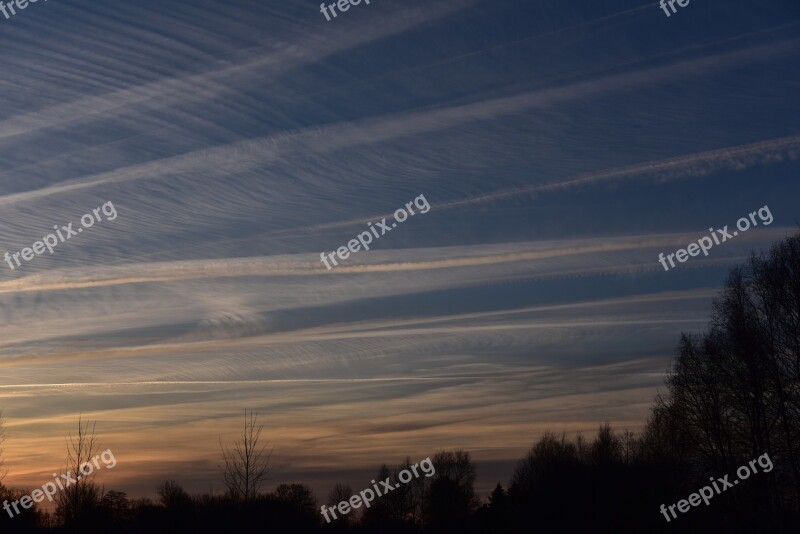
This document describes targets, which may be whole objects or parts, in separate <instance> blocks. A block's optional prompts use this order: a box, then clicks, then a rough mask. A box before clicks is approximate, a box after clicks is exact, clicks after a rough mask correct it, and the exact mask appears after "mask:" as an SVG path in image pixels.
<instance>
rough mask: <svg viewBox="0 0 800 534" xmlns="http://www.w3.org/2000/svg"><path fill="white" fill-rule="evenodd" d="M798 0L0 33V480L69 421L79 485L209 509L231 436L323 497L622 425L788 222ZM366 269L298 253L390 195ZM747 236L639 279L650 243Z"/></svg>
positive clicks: (249, 11)
mask: <svg viewBox="0 0 800 534" xmlns="http://www.w3.org/2000/svg"><path fill="white" fill-rule="evenodd" d="M799 27H800V5H798V4H797V3H796V2H794V1H790V0H777V1H772V2H769V3H758V2H754V1H732V2H724V3H721V2H717V3H711V2H691V3H690V4H689V5H688V6H686V7H684V8H679V11H678V13H676V14H674V15H672V16H670V17H666V16H665V15H664V13H663V11H661V10H660V8H659V7H658V4H657V3H655V2H648V3H641V2H634V1H625V0H620V1H616V2H589V1H583V0H580V1H570V2H563V1H562V2H556V1H550V2H542V1H534V2H523V1H517V0H509V1H505V2H489V1H469V0H466V1H461V0H448V1H427V2H423V1H416V0H404V1H402V2H399V1H390V0H373V1H372V2H371V4H369V5H366V4H364V3H362V4H361V5H359V6H355V7H352V8H351V9H350V10H349V11H348V12H346V13H342V14H341V15H340V16H338V17H337V18H336V19H334V20H332V21H330V22H328V21H326V20H325V17H323V16H322V14H321V13H320V12H319V5H318V4H316V3H314V2H296V1H286V2H272V1H268V2H242V1H231V2H219V1H218V2H209V1H203V0H200V1H195V2H185V1H183V0H170V1H169V2H154V1H139V2H121V1H117V0H111V1H108V2H103V3H102V5H97V4H94V3H92V4H90V3H87V2H76V1H70V0H51V1H50V2H47V3H44V2H38V3H36V4H30V5H29V7H28V8H26V9H25V10H24V11H19V12H18V14H17V15H15V16H13V17H12V18H10V19H9V20H4V19H3V18H0V49H2V50H3V51H4V52H3V54H2V56H1V57H0V72H2V76H0V88H2V94H3V104H4V105H3V106H2V107H0V223H1V225H0V228H2V232H0V247H1V248H0V253H4V252H5V251H10V252H13V251H20V250H21V249H23V248H24V247H30V246H31V245H32V244H33V243H34V242H35V241H37V240H39V239H41V238H42V236H44V235H45V234H47V233H49V232H51V231H52V228H53V225H56V224H58V225H66V224H67V223H68V222H74V223H76V224H78V221H79V219H80V216H81V215H83V214H84V213H87V212H90V211H91V210H92V209H94V208H96V207H98V206H100V205H101V204H103V203H105V202H108V201H111V202H113V204H114V206H115V207H116V210H117V212H118V214H119V215H118V217H117V218H116V219H114V220H113V221H112V220H109V221H102V222H98V223H97V224H96V225H95V226H94V227H92V228H91V229H90V230H89V229H87V231H86V232H84V233H82V234H81V235H80V236H77V237H74V238H72V239H71V240H70V241H68V242H65V243H62V244H60V245H59V246H58V247H57V249H56V251H55V252H54V254H52V255H49V254H45V255H43V256H36V257H35V259H34V260H32V261H30V262H28V263H25V264H24V266H23V267H21V268H18V269H15V270H13V271H12V270H11V269H10V268H8V267H7V266H6V264H4V263H3V264H0V265H2V269H0V313H2V317H3V322H2V336H0V366H1V367H2V370H3V372H2V375H0V376H1V377H0V408H2V409H3V410H4V415H5V417H6V418H7V421H8V427H9V432H8V433H9V436H8V438H9V439H8V442H7V445H6V447H7V450H6V454H7V457H8V463H9V469H10V472H9V476H8V479H7V480H6V482H7V483H11V484H17V485H28V486H37V485H41V483H42V481H43V480H45V479H49V478H50V477H51V475H50V473H52V472H53V470H55V469H56V468H57V467H58V465H60V464H61V462H62V461H63V456H64V451H63V436H64V435H65V434H66V433H67V431H69V430H71V429H72V428H73V427H74V424H75V421H76V420H77V417H78V414H79V413H83V414H84V416H85V417H88V418H90V419H95V420H97V429H98V433H99V434H100V437H101V441H102V444H103V446H104V447H106V448H111V449H112V450H113V451H114V453H115V455H116V458H117V459H118V466H117V467H116V468H115V469H114V470H113V472H111V471H109V472H108V473H102V474H101V475H99V476H100V477H104V478H102V480H103V482H104V483H105V484H106V487H114V488H115V489H122V490H124V491H127V492H128V493H129V494H130V495H144V494H152V493H153V489H154V487H155V484H156V483H157V482H158V481H160V480H163V479H164V478H167V477H172V478H175V479H177V480H179V481H180V482H182V483H183V484H184V485H185V486H186V487H187V488H188V489H190V490H192V491H207V490H209V489H210V488H211V487H212V486H213V488H214V490H215V491H217V490H220V489H221V487H222V483H221V477H220V476H219V474H218V472H217V470H216V463H217V462H218V461H219V454H218V448H219V444H218V443H219V439H220V438H221V439H222V440H223V441H226V440H230V439H233V437H234V436H235V434H236V432H237V430H238V429H239V427H240V426H241V414H242V411H243V410H244V409H245V408H247V409H253V410H256V411H257V412H259V413H260V414H261V420H262V422H263V423H264V425H265V433H266V435H267V436H268V437H269V439H270V442H271V445H272V446H273V447H274V451H275V452H274V458H275V459H276V469H275V472H274V478H273V480H272V481H271V482H270V484H274V483H277V482H280V481H297V480H300V481H305V482H309V483H311V484H312V486H313V487H314V488H315V489H317V490H318V492H319V493H318V496H320V497H322V498H324V495H325V494H326V492H327V490H328V489H330V487H331V486H332V485H333V483H335V482H338V481H343V482H347V483H349V484H351V485H352V486H353V487H362V486H363V484H364V483H365V481H368V479H369V477H370V476H371V473H373V472H374V470H375V468H376V466H377V465H379V464H381V463H384V462H386V463H394V462H398V461H400V460H401V459H402V458H404V457H405V456H410V457H411V458H412V461H416V460H417V459H420V458H424V457H426V456H430V455H432V454H433V453H434V452H436V451H438V450H440V449H442V448H446V449H451V448H457V447H460V448H465V449H467V450H469V451H470V452H471V453H472V454H473V456H474V457H475V458H476V459H477V460H478V462H479V481H478V482H479V484H478V488H479V490H480V492H481V493H485V492H486V491H488V490H489V489H491V487H493V486H494V484H495V483H496V482H498V481H502V482H505V481H506V480H507V479H508V476H509V475H510V472H511V469H512V467H513V463H514V461H515V460H516V459H517V458H519V457H521V456H522V455H523V454H524V452H525V451H526V449H527V448H528V447H529V446H530V445H531V444H532V442H533V441H534V440H535V439H536V438H537V437H538V436H539V435H541V433H542V432H543V431H545V430H554V431H565V432H577V431H583V432H592V431H593V430H594V429H595V428H596V427H597V425H598V424H599V423H600V422H603V421H610V422H612V423H613V424H615V425H616V426H618V427H620V428H624V427H627V428H630V429H632V430H635V429H637V428H639V427H640V426H641V425H642V423H643V422H644V420H645V418H646V416H647V413H648V409H649V406H650V404H651V402H652V400H653V397H654V396H655V395H656V393H657V391H658V388H659V386H660V385H661V383H662V379H663V374H664V371H665V370H666V369H667V368H668V366H669V362H670V358H671V356H672V353H673V349H674V347H675V345H676V343H677V340H678V337H679V335H680V332H682V331H699V330H702V329H703V328H704V327H705V326H706V323H707V320H708V312H709V305H710V303H711V299H712V298H713V296H714V294H715V292H716V291H717V290H718V289H719V287H720V286H721V284H722V282H723V280H724V278H725V274H726V272H727V270H728V269H729V268H730V267H731V266H732V265H734V264H735V263H737V262H741V261H742V260H743V259H745V258H746V256H747V255H748V254H749V253H750V251H751V250H756V251H757V250H761V249H764V248H766V247H768V246H769V244H770V243H772V242H774V241H776V240H778V239H780V238H781V237H783V236H786V235H788V234H789V233H791V232H793V231H794V230H795V229H796V227H797V224H798V221H799V220H800V211H799V210H798V208H797V201H796V199H797V197H798V193H800V182H798V180H797V176H798V170H799V167H800V165H798V157H800V120H799V119H800V101H798V98H797V95H798V94H800V92H799V90H800V69H798V66H800V61H799V60H800V36H799V35H798V28H799ZM421 194H422V195H424V196H425V198H426V199H427V200H428V202H429V203H430V205H431V211H430V212H429V213H426V214H424V215H423V214H417V215H415V216H413V217H410V218H409V219H408V220H407V221H406V222H404V223H403V224H402V225H399V226H398V228H397V229H395V230H393V231H392V233H391V234H387V235H385V236H383V237H381V238H380V239H379V240H376V241H375V242H374V243H373V245H372V249H371V250H370V251H361V252H359V253H357V254H353V255H352V256H351V257H350V258H349V259H348V260H346V261H344V262H342V264H341V265H340V266H339V267H337V268H335V269H333V270H331V271H328V270H327V269H326V268H325V267H324V266H323V265H322V264H321V262H320V261H319V254H320V252H322V251H333V250H335V249H336V248H338V247H340V246H341V245H343V244H346V243H347V241H348V240H350V239H353V238H354V237H355V236H356V234H358V233H359V232H362V231H364V230H365V229H366V228H367V223H368V222H375V221H376V220H380V219H381V218H382V217H384V216H389V215H390V214H391V213H392V212H394V210H396V209H397V208H399V207H402V206H403V205H404V204H405V203H406V202H409V201H410V200H412V199H414V198H415V197H417V196H419V195H421ZM765 205H768V206H769V209H770V211H771V213H772V215H773V216H774V222H773V223H772V224H771V225H769V226H764V225H759V226H758V227H755V228H752V229H750V230H749V231H747V232H745V233H741V234H740V235H739V236H737V237H736V238H735V239H733V240H731V241H728V242H726V243H724V244H721V245H719V246H717V247H714V248H713V249H712V250H711V252H710V254H709V256H708V257H707V258H706V257H702V256H701V257H694V258H690V259H689V260H688V261H687V262H686V263H683V264H680V265H679V266H678V267H676V268H675V269H674V270H671V271H669V272H665V271H664V270H663V268H662V267H661V265H660V264H659V263H658V261H657V256H658V253H660V252H664V253H669V252H674V251H675V250H676V249H678V248H683V247H685V246H686V245H688V244H689V243H691V242H693V241H696V240H697V239H699V238H700V237H703V236H705V235H707V234H708V230H707V229H708V228H709V227H714V228H722V227H723V226H724V225H728V226H730V227H731V228H733V226H734V225H735V223H736V220H737V219H738V218H739V217H742V216H746V215H747V214H748V213H750V212H752V211H755V210H757V209H758V208H761V207H762V206H765Z"/></svg>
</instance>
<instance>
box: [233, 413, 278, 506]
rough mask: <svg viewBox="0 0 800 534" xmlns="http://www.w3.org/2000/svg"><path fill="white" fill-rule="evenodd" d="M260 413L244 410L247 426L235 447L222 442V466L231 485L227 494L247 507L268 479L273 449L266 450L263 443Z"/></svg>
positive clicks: (245, 424)
mask: <svg viewBox="0 0 800 534" xmlns="http://www.w3.org/2000/svg"><path fill="white" fill-rule="evenodd" d="M257 420H258V416H257V415H255V414H253V412H250V413H249V414H248V413H247V410H245V412H244V429H243V430H242V433H241V435H240V437H239V439H237V440H236V441H234V444H233V447H226V446H223V445H222V441H220V449H221V450H222V459H223V465H222V466H220V469H221V470H222V474H223V477H224V480H225V486H226V487H227V488H228V494H229V495H230V496H231V498H232V499H233V500H234V501H237V502H242V503H243V504H244V505H245V506H247V505H248V504H249V503H251V502H252V501H253V500H254V499H255V498H256V496H257V495H258V494H259V492H260V491H261V488H262V486H263V485H264V482H266V480H267V475H268V474H269V472H270V470H271V467H270V463H269V462H270V457H271V456H272V451H269V452H267V450H266V448H267V444H266V443H265V444H264V445H262V446H260V445H259V440H260V439H261V431H262V429H263V428H264V427H263V425H258V424H257Z"/></svg>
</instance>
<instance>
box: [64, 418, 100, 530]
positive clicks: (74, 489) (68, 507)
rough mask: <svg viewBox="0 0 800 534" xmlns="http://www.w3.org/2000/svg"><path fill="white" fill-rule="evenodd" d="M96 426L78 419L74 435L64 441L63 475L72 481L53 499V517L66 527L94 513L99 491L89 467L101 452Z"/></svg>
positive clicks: (70, 434) (93, 471) (93, 472)
mask: <svg viewBox="0 0 800 534" xmlns="http://www.w3.org/2000/svg"><path fill="white" fill-rule="evenodd" d="M95 426H96V422H89V421H86V422H84V421H83V416H80V417H78V432H77V434H76V435H73V434H72V432H70V433H69V434H68V435H67V437H66V438H65V441H66V444H67V459H66V466H65V468H64V471H65V472H64V474H65V475H68V476H70V477H71V478H72V479H74V481H72V482H65V483H64V489H63V490H62V491H60V492H58V494H57V496H56V516H57V517H58V518H59V520H60V521H61V522H62V523H63V524H65V525H74V524H77V523H80V522H81V521H82V520H83V519H85V517H86V516H87V515H88V514H90V513H91V512H92V511H93V510H95V509H96V507H97V504H98V503H99V500H100V492H101V490H100V488H98V487H97V485H96V484H95V483H94V476H95V474H96V471H95V469H94V466H93V465H92V463H91V462H92V458H94V457H96V456H97V453H98V451H99V450H100V445H99V443H98V440H97V433H96V432H95ZM87 467H88V468H87Z"/></svg>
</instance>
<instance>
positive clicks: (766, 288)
mask: <svg viewBox="0 0 800 534" xmlns="http://www.w3.org/2000/svg"><path fill="white" fill-rule="evenodd" d="M665 386H666V387H665V391H663V392H662V393H660V394H659V395H658V396H657V398H656V401H655V404H654V406H653V408H652V413H651V415H650V417H649V419H648V421H647V423H646V425H645V427H644V429H643V430H642V432H641V433H639V434H633V433H631V432H628V431H624V432H620V431H615V430H614V429H612V428H611V426H610V425H608V424H605V425H602V426H601V427H600V429H599V430H598V432H597V434H596V435H594V436H592V437H588V438H587V437H584V436H582V435H578V436H576V437H575V438H573V439H567V438H566V437H565V436H564V435H557V434H552V433H548V434H545V435H544V436H543V437H541V438H540V439H539V440H538V441H537V442H536V443H535V444H534V445H533V447H532V448H531V449H530V450H529V451H528V453H527V454H526V456H525V458H523V459H522V460H520V461H519V463H518V465H517V467H516V469H515V471H514V473H513V476H512V477H511V480H509V481H507V482H506V483H505V485H501V484H498V485H497V487H496V488H495V489H494V491H492V493H491V494H490V495H489V496H488V499H487V500H486V501H485V502H482V501H481V500H480V499H479V498H478V497H477V496H476V494H475V490H474V482H475V477H476V470H477V466H476V464H475V462H474V461H473V460H472V459H471V457H470V455H469V453H467V452H465V451H460V450H456V451H441V452H439V453H437V454H435V455H434V456H432V457H431V459H432V461H433V465H434V466H435V469H436V473H435V475H434V476H432V477H430V478H427V477H424V476H420V477H418V478H413V479H412V480H411V481H410V482H409V483H408V484H405V485H403V486H401V487H400V488H398V489H397V490H395V491H393V492H391V493H389V494H387V495H385V496H384V497H379V498H376V499H375V501H373V503H372V506H371V507H370V508H369V509H366V510H365V509H364V508H363V507H362V508H361V509H360V510H358V511H357V512H359V513H357V512H355V511H354V512H351V513H350V514H349V515H348V516H345V517H340V518H339V519H338V520H336V521H333V522H332V523H330V524H326V523H325V521H324V520H323V518H322V516H321V514H320V508H319V507H320V505H321V504H323V503H327V504H328V505H329V506H330V505H334V504H335V503H337V502H339V501H341V500H343V499H346V498H347V497H349V496H350V495H352V494H353V493H354V492H353V490H352V488H350V487H349V486H345V485H342V484H339V485H337V486H336V487H335V488H334V489H333V491H331V494H330V495H329V496H328V498H327V500H325V501H324V502H323V501H319V500H318V499H317V498H316V497H315V496H314V494H313V492H312V491H311V490H310V488H309V487H308V486H306V485H304V484H281V485H279V486H278V487H277V488H275V490H274V491H272V492H264V491H263V490H262V486H263V485H264V482H265V480H266V476H267V474H268V472H269V454H268V453H267V452H266V449H265V444H263V443H262V444H261V445H259V437H260V432H261V427H260V426H257V422H256V420H255V418H254V416H253V415H252V414H250V416H248V415H247V412H245V428H244V431H243V434H242V437H241V438H240V439H239V440H237V441H236V442H235V443H234V444H233V446H232V447H226V446H224V445H222V450H223V452H224V458H223V465H222V466H221V468H222V472H223V473H224V474H225V480H226V484H227V487H228V492H227V493H226V494H225V495H224V496H220V495H208V494H206V495H189V494H188V493H187V492H186V491H185V490H184V489H183V488H182V487H181V485H180V483H179V482H178V481H172V480H169V481H164V482H163V483H162V484H160V485H159V487H158V488H157V492H158V495H159V498H158V500H157V501H153V500H151V499H147V498H144V499H136V500H129V499H128V498H127V496H126V495H125V494H124V493H122V492H118V491H108V492H105V493H104V492H103V491H101V490H100V489H99V488H98V487H97V486H96V485H95V484H94V483H93V482H92V481H91V480H87V481H86V483H85V484H84V485H83V486H82V487H81V488H77V487H76V489H75V492H74V493H65V494H64V496H63V497H61V498H60V499H59V501H58V510H57V512H56V514H55V515H54V516H51V515H49V514H44V513H42V512H40V511H37V510H36V509H35V508H34V509H31V510H26V511H25V512H24V513H23V514H21V515H20V516H18V517H15V518H13V519H10V518H9V517H8V516H7V515H6V513H5V512H3V511H2V510H0V532H39V531H45V530H48V531H51V530H55V529H58V530H62V531H75V532H147V533H148V534H157V533H162V532H163V533H173V532H193V531H198V532H206V531H212V532H214V531H217V532H223V531H227V532H230V533H234V532H236V533H239V532H378V533H405V532H408V533H412V532H459V533H462V532H468V533H469V532H474V533H506V532H509V533H516V532H531V531H542V532H591V531H600V532H709V531H710V532H797V531H798V527H800V521H798V512H799V511H800V450H799V449H800V234H797V235H795V236H792V237H789V238H787V239H785V240H783V241H781V242H779V243H777V244H776V245H774V246H773V247H772V248H771V249H770V251H769V252H767V253H762V254H760V255H755V254H754V255H753V256H752V257H751V258H750V260H749V261H748V262H747V263H746V264H744V265H742V266H739V267H736V268H734V269H733V270H732V271H731V272H730V274H729V276H728V279H727V280H726V282H725V285H724V288H723V289H722V291H721V293H720V295H719V296H718V298H717V299H716V300H715V301H714V304H713V307H712V313H711V321H710V325H709V328H708V330H707V331H706V332H704V333H702V334H701V335H688V334H683V335H681V338H680V341H679V344H678V347H677V354H676V358H675V361H674V363H673V367H672V369H671V371H670V372H669V373H668V375H667V377H666V380H665ZM82 425H85V424H84V423H82V422H80V421H79V424H78V428H79V431H80V429H82V428H84V429H88V426H82ZM79 434H80V432H79ZM2 435H3V434H2V427H1V426H0V446H1V445H2ZM93 435H94V434H93V431H92V432H91V433H90V434H86V433H85V432H84V434H83V436H84V439H89V438H93ZM85 445H87V446H88V448H89V449H91V448H92V444H91V443H89V444H85ZM68 446H69V443H68ZM76 446H77V447H78V448H76ZM72 447H73V449H72V450H71V452H72V453H73V454H72V456H71V457H70V458H71V459H70V461H71V462H74V461H75V456H76V454H75V452H76V451H82V450H83V449H80V446H79V444H77V445H76V444H75V443H74V442H73V443H72ZM84 452H85V451H84ZM765 453H768V454H769V458H770V459H771V461H772V463H773V464H774V469H772V470H771V471H770V472H760V473H758V474H757V475H753V476H752V477H750V478H749V479H748V480H747V481H746V482H743V483H742V484H740V485H738V486H736V487H735V488H734V489H731V490H728V491H725V492H724V493H722V494H719V495H716V496H715V497H714V498H713V499H712V500H711V503H710V505H708V506H706V505H704V504H700V505H699V506H697V507H692V508H691V509H690V510H689V512H687V513H683V514H678V517H677V518H676V519H673V520H672V521H671V522H669V523H668V522H667V521H666V520H665V518H664V516H663V515H661V513H660V512H659V507H660V506H661V505H662V504H667V505H669V504H673V503H676V502H678V501H679V500H681V499H685V498H687V496H689V495H690V494H691V493H694V492H697V491H698V490H699V489H700V488H701V487H703V486H706V485H707V484H709V482H708V480H709V478H710V477H715V478H716V477H722V476H724V475H726V474H730V475H731V476H732V478H735V474H734V473H735V472H736V469H737V468H738V467H739V466H741V465H746V464H747V463H748V462H749V461H751V460H753V459H755V458H757V457H759V456H761V455H763V454H765ZM78 456H80V454H78ZM0 460H1V458H0ZM409 465H410V460H409V459H406V460H405V462H403V463H401V464H400V465H397V466H393V467H391V466H388V465H383V466H381V467H380V468H378V469H377V471H376V475H375V479H376V480H383V479H385V478H386V477H387V476H389V477H392V479H393V480H397V475H398V473H399V472H400V471H401V470H402V469H404V468H406V467H408V466H409ZM2 467H3V466H2V463H0V482H1V481H2V478H1V477H2V475H3V473H4V472H3V470H2ZM368 486H369V485H368V484H366V483H365V484H364V485H363V487H368ZM357 491H358V490H357ZM27 493H29V492H28V491H27V490H26V491H23V490H20V489H10V488H6V487H4V486H2V484H0V494H1V495H0V500H2V499H9V500H15V499H19V497H20V496H21V495H24V494H27ZM360 512H363V513H360ZM61 522H66V523H67V524H66V525H65V526H62V527H54V526H52V525H55V524H56V523H61ZM37 525H38V526H37ZM47 526H51V528H47Z"/></svg>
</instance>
